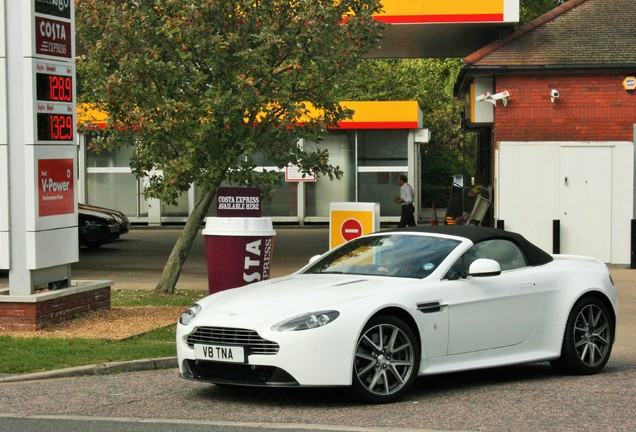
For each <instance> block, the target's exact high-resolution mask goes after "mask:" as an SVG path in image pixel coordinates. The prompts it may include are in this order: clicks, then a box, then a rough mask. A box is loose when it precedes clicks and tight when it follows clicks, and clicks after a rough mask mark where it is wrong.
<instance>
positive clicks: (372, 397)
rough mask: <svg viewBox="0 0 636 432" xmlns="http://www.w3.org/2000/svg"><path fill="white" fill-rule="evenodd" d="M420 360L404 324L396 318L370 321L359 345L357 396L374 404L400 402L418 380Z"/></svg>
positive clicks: (355, 370)
mask: <svg viewBox="0 0 636 432" xmlns="http://www.w3.org/2000/svg"><path fill="white" fill-rule="evenodd" d="M419 358H420V353H419V346H418V342H417V338H416V337H415V334H414V333H413V331H412V330H411V328H410V327H409V326H408V325H406V323H404V321H402V320H400V319H398V318H396V317H393V316H380V317H376V318H373V319H371V320H370V321H369V322H368V323H367V324H366V325H365V326H364V328H363V330H362V334H361V335H360V338H359V339H358V343H357V344H356V352H355V359H354V364H353V390H354V393H355V394H356V396H358V397H359V398H360V399H362V400H363V401H365V402H371V403H387V402H392V401H394V400H396V399H398V398H400V397H401V396H402V395H404V393H405V392H406V391H408V389H409V388H410V387H411V386H412V385H413V382H414V381H415V378H417V371H418V367H419Z"/></svg>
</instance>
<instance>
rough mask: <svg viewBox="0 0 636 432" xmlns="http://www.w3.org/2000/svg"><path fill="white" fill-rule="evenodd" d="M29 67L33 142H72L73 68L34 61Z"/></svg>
mask: <svg viewBox="0 0 636 432" xmlns="http://www.w3.org/2000/svg"><path fill="white" fill-rule="evenodd" d="M33 68H34V81H35V82H34V84H35V92H34V93H35V94H34V96H35V101H34V102H35V116H36V119H35V120H36V121H35V125H36V134H35V138H36V140H37V142H40V143H42V142H51V143H60V142H69V143H72V142H74V140H75V104H74V102H75V91H74V87H75V86H74V82H73V81H74V77H75V74H74V66H73V65H71V64H68V63H62V62H54V61H46V60H34V62H33Z"/></svg>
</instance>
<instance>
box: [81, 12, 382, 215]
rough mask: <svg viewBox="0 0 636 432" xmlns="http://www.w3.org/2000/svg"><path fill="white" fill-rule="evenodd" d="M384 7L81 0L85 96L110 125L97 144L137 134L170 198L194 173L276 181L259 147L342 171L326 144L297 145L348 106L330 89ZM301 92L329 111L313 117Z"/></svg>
mask: <svg viewBox="0 0 636 432" xmlns="http://www.w3.org/2000/svg"><path fill="white" fill-rule="evenodd" d="M378 9H379V2H378V1H377V0H342V1H339V2H323V1H316V0H296V1H294V2H288V1H276V0H274V1H271V0H268V1H261V0H235V1H217V0H195V1H189V2H183V1H181V0H161V1H159V0H149V1H143V2H140V1H136V0H124V1H117V2H104V1H102V0H82V1H81V2H78V3H77V10H76V15H77V20H76V22H77V32H78V34H79V36H80V39H81V40H82V42H83V44H84V46H86V47H87V48H88V55H87V56H86V57H85V58H83V59H81V60H80V61H79V62H78V75H79V76H80V77H81V82H82V86H81V88H82V89H84V91H85V93H84V94H82V95H80V98H81V99H82V100H83V101H87V102H93V103H95V102H97V103H98V106H99V107H101V108H102V109H103V110H104V111H106V112H108V113H109V123H110V125H111V126H112V127H111V128H110V129H109V130H108V131H107V133H106V134H104V135H103V136H102V137H100V138H99V139H96V140H95V141H94V142H93V143H91V145H92V146H93V147H94V148H95V149H96V150H98V149H112V148H116V147H118V146H122V145H126V144H130V143H132V142H134V143H135V150H134V152H133V156H132V162H131V167H132V169H133V172H134V173H135V174H136V175H138V176H139V177H146V178H147V179H148V184H149V187H148V189H147V190H146V194H147V195H148V196H151V197H158V198H160V199H162V200H163V201H164V202H167V203H173V202H174V201H175V199H176V198H177V197H178V196H179V195H180V194H181V193H182V192H184V191H186V190H188V189H189V188H190V185H191V184H192V183H193V182H197V183H198V184H199V186H201V187H202V188H204V189H214V188H215V187H216V186H217V185H218V184H220V183H221V182H222V181H223V180H229V181H230V182H232V183H234V184H242V185H259V186H264V187H267V186H268V185H269V184H271V183H272V182H276V181H278V177H277V176H276V175H275V173H266V174H265V175H263V174H261V175H258V176H257V175H256V174H255V172H254V170H253V169H254V167H255V163H254V162H253V160H252V158H253V156H254V155H255V154H256V153H257V152H259V151H264V152H265V154H266V157H267V158H268V159H270V160H272V161H274V162H275V163H276V164H277V165H278V166H279V167H284V166H286V165H287V164H288V163H290V162H298V163H299V165H300V166H301V168H302V169H303V171H304V172H309V171H313V172H315V173H317V174H318V175H327V176H330V177H334V176H336V177H337V176H339V175H340V173H341V172H340V170H339V168H338V167H333V166H331V165H329V163H328V154H327V152H325V151H320V150H318V151H316V152H313V153H309V152H304V151H301V150H300V149H299V148H298V146H297V145H296V143H297V141H298V139H300V138H307V139H311V140H314V139H316V138H318V137H320V136H322V135H323V134H324V133H326V130H327V127H328V126H330V125H334V124H336V123H337V122H338V121H339V120H341V119H344V118H346V117H347V116H348V115H350V113H349V112H347V111H346V110H343V109H342V108H341V107H340V106H339V105H338V99H337V97H336V96H335V95H334V92H333V88H334V87H335V86H336V83H338V82H339V81H342V80H344V79H345V77H346V76H347V74H348V72H349V71H350V69H351V68H352V67H353V66H355V65H356V64H357V63H358V62H359V61H360V60H361V56H362V55H363V54H364V53H366V52H367V51H368V50H369V49H371V48H373V47H375V46H377V45H378V43H379V41H380V36H381V25H380V24H379V23H378V22H376V21H375V20H374V19H373V18H372V15H373V14H374V13H376V12H377V11H378ZM345 15H347V16H348V18H347V19H343V16H345ZM305 102H310V103H312V104H313V106H315V107H316V108H318V109H321V110H323V111H322V114H321V115H316V116H313V117H312V118H309V117H307V116H306V115H307V114H308V113H309V111H310V106H309V105H308V104H306V103H305Z"/></svg>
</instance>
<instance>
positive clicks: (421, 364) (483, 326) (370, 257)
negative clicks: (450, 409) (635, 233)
mask: <svg viewBox="0 0 636 432" xmlns="http://www.w3.org/2000/svg"><path fill="white" fill-rule="evenodd" d="M617 310H618V308H617V294H616V289H615V287H614V284H613V282H612V280H611V277H610V274H609V272H608V269H607V267H606V266H605V264H603V263H602V262H600V261H598V260H596V259H594V258H588V257H582V256H567V255H554V256H552V255H549V254H547V253H546V252H544V251H543V250H541V249H539V248H538V247H536V246H535V245H533V244H531V243H530V242H528V241H527V240H526V239H525V238H524V237H522V236H521V235H518V234H515V233H511V232H506V231H503V230H499V229H493V228H483V227H474V226H441V227H424V228H411V229H406V230H394V231H383V232H378V233H375V234H371V235H367V236H364V237H360V238H357V239H354V240H351V241H349V242H348V243H345V244H343V245H341V246H340V247H338V248H335V249H333V250H331V251H329V252H327V253H326V254H324V255H322V256H320V257H315V258H314V259H312V260H311V262H310V264H308V265H307V266H305V267H304V268H302V269H301V270H299V271H298V272H296V273H294V274H292V275H289V276H286V277H282V278H277V279H272V280H267V281H262V282H258V283H255V284H252V285H248V286H245V287H242V288H235V289H231V290H226V291H221V292H219V293H215V294H213V295H210V296H208V297H205V298H203V299H202V300H200V301H198V302H197V303H196V304H195V305H194V306H192V307H191V308H190V309H188V310H187V311H186V312H185V313H184V314H183V315H182V316H181V317H180V319H179V323H178V325H177V354H178V360H179V368H180V374H181V376H182V377H183V378H187V379H191V380H198V381H207V382H212V383H217V384H226V385H228V384H229V385H248V386H252V385H256V386H348V387H350V388H351V390H352V391H353V393H354V394H355V395H357V396H358V397H360V398H361V399H363V400H364V401H367V402H371V403H384V402H391V401H394V400H396V399H397V398H399V397H401V396H402V395H404V394H405V392H407V391H408V390H409V388H410V387H411V386H412V385H413V382H414V380H415V379H416V378H417V377H418V376H422V375H430V374H438V373H445V372H455V371H463V370H469V369H477V368H485V367H496V366H504V365H511V364H517V363H527V362H537V361H549V362H550V363H551V364H552V365H553V366H554V368H555V369H556V370H557V371H559V372H561V373H566V374H594V373H597V372H599V371H600V370H601V369H603V367H604V366H605V364H606V363H607V361H608V359H609V357H610V353H611V350H612V344H613V342H614V334H615V329H616V321H617Z"/></svg>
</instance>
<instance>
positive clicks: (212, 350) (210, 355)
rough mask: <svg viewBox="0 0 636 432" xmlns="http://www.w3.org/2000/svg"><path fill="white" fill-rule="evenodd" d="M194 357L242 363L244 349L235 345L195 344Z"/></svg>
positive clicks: (243, 360)
mask: <svg viewBox="0 0 636 432" xmlns="http://www.w3.org/2000/svg"><path fill="white" fill-rule="evenodd" d="M194 357H195V358H196V359H197V360H208V361H221V362H230V363H244V362H245V350H244V349H243V347H237V346H220V345H195V346H194Z"/></svg>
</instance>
